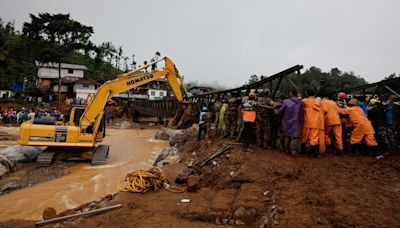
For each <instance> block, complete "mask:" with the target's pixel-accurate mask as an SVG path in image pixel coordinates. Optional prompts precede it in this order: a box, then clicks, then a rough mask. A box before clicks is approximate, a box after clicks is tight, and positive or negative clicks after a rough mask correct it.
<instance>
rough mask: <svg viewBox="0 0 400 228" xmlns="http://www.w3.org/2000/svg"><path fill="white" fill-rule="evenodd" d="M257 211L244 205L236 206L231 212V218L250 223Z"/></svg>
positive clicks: (254, 218)
mask: <svg viewBox="0 0 400 228" xmlns="http://www.w3.org/2000/svg"><path fill="white" fill-rule="evenodd" d="M256 217H257V211H256V210H254V209H246V208H244V207H238V208H236V210H235V212H233V218H234V219H235V220H240V221H243V222H245V223H246V224H251V223H253V222H254V221H255V220H256Z"/></svg>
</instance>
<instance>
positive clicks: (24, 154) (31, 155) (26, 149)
mask: <svg viewBox="0 0 400 228" xmlns="http://www.w3.org/2000/svg"><path fill="white" fill-rule="evenodd" d="M45 148H46V147H31V146H20V145H15V146H9V147H7V148H6V149H4V150H2V151H0V155H3V156H4V157H6V158H7V159H8V160H10V161H12V162H14V163H20V162H31V161H35V160H36V158H37V156H38V155H39V154H40V153H41V152H42V151H43V150H44V149H45Z"/></svg>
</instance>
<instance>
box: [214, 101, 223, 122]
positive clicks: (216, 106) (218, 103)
mask: <svg viewBox="0 0 400 228" xmlns="http://www.w3.org/2000/svg"><path fill="white" fill-rule="evenodd" d="M221 107H222V102H221V101H220V100H219V99H217V100H216V101H215V103H214V113H215V119H214V124H216V125H218V122H219V111H220V109H221Z"/></svg>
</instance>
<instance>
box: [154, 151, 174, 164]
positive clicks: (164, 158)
mask: <svg viewBox="0 0 400 228" xmlns="http://www.w3.org/2000/svg"><path fill="white" fill-rule="evenodd" d="M178 160H179V156H178V148H176V147H166V148H163V149H161V151H160V153H159V154H158V156H157V158H156V160H155V161H154V163H153V166H158V167H162V166H163V164H164V163H172V162H174V161H175V162H176V161H178Z"/></svg>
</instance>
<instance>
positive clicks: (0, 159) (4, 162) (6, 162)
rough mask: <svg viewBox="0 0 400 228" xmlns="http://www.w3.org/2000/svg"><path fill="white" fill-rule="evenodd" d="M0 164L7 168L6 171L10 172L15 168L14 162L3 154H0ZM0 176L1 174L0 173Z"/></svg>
mask: <svg viewBox="0 0 400 228" xmlns="http://www.w3.org/2000/svg"><path fill="white" fill-rule="evenodd" d="M0 165H2V166H4V167H5V168H6V169H7V170H8V173H12V172H14V171H15V170H16V165H15V163H14V162H12V161H10V160H9V159H7V158H6V157H5V156H3V155H0ZM0 177H1V175H0Z"/></svg>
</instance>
